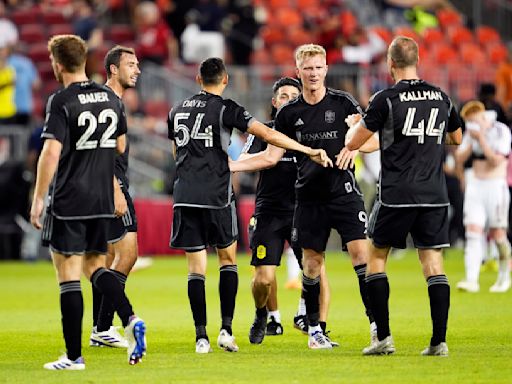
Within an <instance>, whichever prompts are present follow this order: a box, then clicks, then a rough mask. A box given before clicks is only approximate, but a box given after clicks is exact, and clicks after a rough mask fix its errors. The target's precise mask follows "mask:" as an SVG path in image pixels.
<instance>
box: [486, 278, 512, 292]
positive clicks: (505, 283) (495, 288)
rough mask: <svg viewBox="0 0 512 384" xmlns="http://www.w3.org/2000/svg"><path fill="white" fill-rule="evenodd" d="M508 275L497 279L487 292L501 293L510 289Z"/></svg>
mask: <svg viewBox="0 0 512 384" xmlns="http://www.w3.org/2000/svg"><path fill="white" fill-rule="evenodd" d="M510 280H511V279H510V277H509V278H508V279H498V280H496V282H495V283H494V284H493V285H492V286H491V288H489V292H492V293H503V292H507V291H508V290H509V289H510V286H511V281H510Z"/></svg>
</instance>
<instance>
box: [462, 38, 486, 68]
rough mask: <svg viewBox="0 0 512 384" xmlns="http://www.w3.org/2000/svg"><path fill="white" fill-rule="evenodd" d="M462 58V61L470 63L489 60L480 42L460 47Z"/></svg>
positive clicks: (475, 63) (474, 63)
mask: <svg viewBox="0 0 512 384" xmlns="http://www.w3.org/2000/svg"><path fill="white" fill-rule="evenodd" d="M460 58H461V59H462V62H463V63H465V64H469V65H477V64H482V63H485V62H486V61H487V58H486V56H485V53H484V52H483V51H482V50H481V48H480V46H479V45H478V44H473V43H468V44H463V45H462V46H461V47H460Z"/></svg>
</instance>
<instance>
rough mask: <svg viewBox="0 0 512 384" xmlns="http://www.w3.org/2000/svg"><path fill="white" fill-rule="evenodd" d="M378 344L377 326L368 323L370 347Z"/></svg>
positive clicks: (373, 323)
mask: <svg viewBox="0 0 512 384" xmlns="http://www.w3.org/2000/svg"><path fill="white" fill-rule="evenodd" d="M378 342H379V337H378V336H377V324H375V321H374V322H372V323H370V345H373V344H375V343H378Z"/></svg>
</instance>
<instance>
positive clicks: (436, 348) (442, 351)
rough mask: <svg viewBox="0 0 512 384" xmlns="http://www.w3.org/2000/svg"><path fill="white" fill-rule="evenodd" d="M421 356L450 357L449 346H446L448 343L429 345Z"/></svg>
mask: <svg viewBox="0 0 512 384" xmlns="http://www.w3.org/2000/svg"><path fill="white" fill-rule="evenodd" d="M421 354H422V355H423V356H448V345H446V343H439V344H437V345H429V346H428V347H427V348H425V349H424V350H423V351H422V352H421Z"/></svg>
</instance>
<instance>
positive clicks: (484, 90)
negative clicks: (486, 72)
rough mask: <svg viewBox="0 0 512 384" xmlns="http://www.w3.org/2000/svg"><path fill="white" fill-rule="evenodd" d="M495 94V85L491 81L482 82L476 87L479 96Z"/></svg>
mask: <svg viewBox="0 0 512 384" xmlns="http://www.w3.org/2000/svg"><path fill="white" fill-rule="evenodd" d="M495 95H496V87H495V85H494V84H492V83H482V84H480V88H479V89H478V96H479V97H491V96H495Z"/></svg>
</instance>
